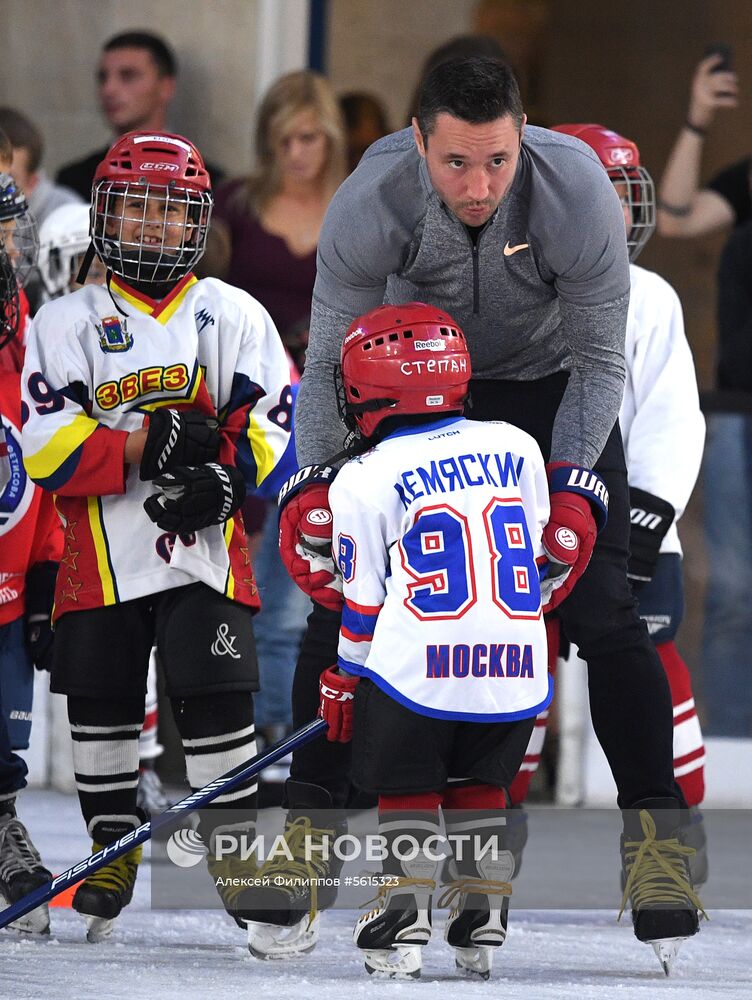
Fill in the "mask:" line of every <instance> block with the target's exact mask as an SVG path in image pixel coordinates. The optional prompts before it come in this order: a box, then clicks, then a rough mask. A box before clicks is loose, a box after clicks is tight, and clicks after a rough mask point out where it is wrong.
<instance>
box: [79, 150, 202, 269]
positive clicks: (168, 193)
mask: <svg viewBox="0 0 752 1000" xmlns="http://www.w3.org/2000/svg"><path fill="white" fill-rule="evenodd" d="M212 204H213V198H212V193H211V183H210V181H209V175H208V173H207V171H206V167H205V166H204V161H203V159H202V157H201V154H200V153H199V151H198V150H197V149H196V147H195V146H194V145H193V143H192V142H190V141H189V140H188V139H184V138H183V137H182V136H179V135H171V134H169V133H167V132H160V133H153V132H128V133H126V135H123V136H121V137H120V138H119V139H118V140H117V142H116V143H114V145H113V146H112V147H111V148H110V149H109V150H108V152H107V155H106V156H105V158H104V159H103V160H102V162H101V163H100V164H99V166H98V167H97V169H96V172H95V174H94V184H93V188H92V206H91V238H92V241H93V243H94V249H95V250H96V252H97V256H98V257H99V258H100V259H101V260H102V261H103V263H104V264H105V265H106V266H107V267H108V268H109V269H110V270H111V271H113V272H114V273H115V274H118V275H121V276H122V277H124V278H126V279H128V280H130V281H146V282H170V281H177V280H178V279H179V278H181V277H182V276H183V275H185V274H187V273H188V272H189V271H190V270H191V268H192V267H194V266H195V265H196V263H197V262H198V261H199V260H200V259H201V257H202V255H203V253H204V250H205V249H206V237H207V234H208V231H209V219H210V217H211V209H212Z"/></svg>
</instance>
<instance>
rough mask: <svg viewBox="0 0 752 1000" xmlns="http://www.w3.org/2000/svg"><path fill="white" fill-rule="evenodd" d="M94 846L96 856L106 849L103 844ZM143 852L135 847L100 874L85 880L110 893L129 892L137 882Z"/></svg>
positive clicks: (101, 869) (100, 870) (140, 848)
mask: <svg viewBox="0 0 752 1000" xmlns="http://www.w3.org/2000/svg"><path fill="white" fill-rule="evenodd" d="M92 846H93V847H94V853H95V854H96V852H97V851H101V850H103V849H104V848H103V847H102V845H101V844H97V843H94V844H93V845H92ZM143 851H144V849H143V847H134V848H133V850H132V851H128V853H127V854H123V856H122V857H120V858H115V860H114V861H111V862H110V863H109V864H108V865H105V866H104V868H100V869H99V871H98V872H94V874H93V875H89V876H88V878H86V879H85V883H86V885H94V886H96V887H97V888H98V889H107V890H109V891H110V892H117V893H121V892H127V891H128V889H132V888H133V886H134V884H135V882H136V874H137V872H138V866H139V864H140V863H141V856H142V854H143Z"/></svg>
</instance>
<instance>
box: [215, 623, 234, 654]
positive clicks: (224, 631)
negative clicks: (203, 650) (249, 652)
mask: <svg viewBox="0 0 752 1000" xmlns="http://www.w3.org/2000/svg"><path fill="white" fill-rule="evenodd" d="M236 641H237V636H234V635H230V626H229V625H227V624H226V623H225V622H223V623H222V624H221V625H218V626H217V638H216V639H215V640H214V642H213V643H212V644H211V652H212V656H227V655H228V654H229V655H230V656H231V657H232V658H233V660H239V659H240V653H239V652H238V651H237V650H236V649H235V643H236Z"/></svg>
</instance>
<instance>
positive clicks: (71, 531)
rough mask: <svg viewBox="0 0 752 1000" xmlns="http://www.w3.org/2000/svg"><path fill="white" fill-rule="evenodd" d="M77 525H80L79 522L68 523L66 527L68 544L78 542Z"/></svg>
mask: <svg viewBox="0 0 752 1000" xmlns="http://www.w3.org/2000/svg"><path fill="white" fill-rule="evenodd" d="M77 524H78V521H68V523H67V524H66V526H65V539H66V541H68V542H77V541H78V539H77V538H76V525H77Z"/></svg>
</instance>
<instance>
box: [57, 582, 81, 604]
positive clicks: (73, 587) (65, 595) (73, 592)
mask: <svg viewBox="0 0 752 1000" xmlns="http://www.w3.org/2000/svg"><path fill="white" fill-rule="evenodd" d="M66 582H67V584H68V586H69V587H70V592H69V591H67V590H66V589H65V587H63V588H62V589H61V591H60V603H61V604H62V603H63V601H73V603H74V604H78V592H79V590H80V589H81V587H83V584H82V583H79V582H74V581H73V580H71V578H70V577H68V579H67V581H66Z"/></svg>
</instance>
